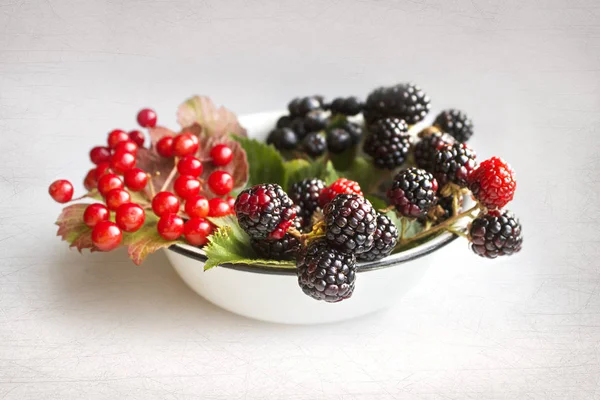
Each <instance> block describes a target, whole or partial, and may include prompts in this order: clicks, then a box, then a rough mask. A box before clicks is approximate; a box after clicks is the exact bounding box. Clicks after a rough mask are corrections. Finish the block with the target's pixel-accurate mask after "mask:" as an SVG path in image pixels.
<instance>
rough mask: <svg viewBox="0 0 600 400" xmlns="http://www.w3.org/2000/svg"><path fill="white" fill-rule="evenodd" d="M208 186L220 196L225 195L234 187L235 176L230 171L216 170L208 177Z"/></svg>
mask: <svg viewBox="0 0 600 400" xmlns="http://www.w3.org/2000/svg"><path fill="white" fill-rule="evenodd" d="M208 188H209V189H210V190H211V192H213V193H214V194H216V195H218V196H224V195H226V194H227V193H229V192H231V190H232V189H233V177H232V176H231V174H230V173H229V172H225V171H215V172H213V173H212V174H210V175H209V177H208Z"/></svg>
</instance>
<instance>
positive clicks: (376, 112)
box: [363, 83, 431, 125]
mask: <svg viewBox="0 0 600 400" xmlns="http://www.w3.org/2000/svg"><path fill="white" fill-rule="evenodd" d="M430 108H431V105H430V104H429V97H428V96H427V95H426V94H425V93H424V92H423V91H422V90H421V89H420V88H419V87H418V86H416V85H413V84H412V83H400V84H398V85H395V86H391V87H380V88H378V89H375V90H374V91H372V92H371V93H370V94H369V96H368V97H367V101H366V104H365V110H364V112H363V115H364V117H365V120H366V121H367V122H368V123H372V122H374V121H376V120H378V119H382V118H386V117H396V118H400V119H403V120H405V121H406V123H407V124H409V125H413V124H416V123H417V122H419V121H421V120H422V119H423V118H425V116H426V115H427V113H428V112H429V109H430Z"/></svg>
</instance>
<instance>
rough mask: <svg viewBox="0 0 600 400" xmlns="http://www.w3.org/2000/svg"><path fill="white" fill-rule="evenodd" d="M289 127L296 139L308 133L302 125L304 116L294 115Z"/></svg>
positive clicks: (300, 138) (302, 137)
mask: <svg viewBox="0 0 600 400" xmlns="http://www.w3.org/2000/svg"><path fill="white" fill-rule="evenodd" d="M290 129H291V130H292V131H294V133H295V134H296V137H297V138H298V140H302V139H304V138H305V137H306V134H307V133H308V132H307V131H306V127H305V126H304V117H296V118H294V119H292V122H291V123H290Z"/></svg>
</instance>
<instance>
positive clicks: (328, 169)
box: [320, 161, 339, 185]
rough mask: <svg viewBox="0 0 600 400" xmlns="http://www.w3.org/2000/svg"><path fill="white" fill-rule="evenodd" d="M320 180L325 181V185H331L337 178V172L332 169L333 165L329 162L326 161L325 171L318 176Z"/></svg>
mask: <svg viewBox="0 0 600 400" xmlns="http://www.w3.org/2000/svg"><path fill="white" fill-rule="evenodd" d="M320 177H321V179H323V180H324V181H325V183H326V184H327V185H331V184H332V183H333V182H335V181H337V180H338V178H339V175H338V172H337V171H336V170H335V168H334V167H333V163H332V162H331V161H327V165H326V166H325V171H324V172H323V173H322V175H321V176H320Z"/></svg>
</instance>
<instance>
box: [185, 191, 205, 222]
mask: <svg viewBox="0 0 600 400" xmlns="http://www.w3.org/2000/svg"><path fill="white" fill-rule="evenodd" d="M208 211H209V205H208V199H207V198H206V197H204V196H192V197H188V198H187V200H186V201H185V212H186V214H187V215H189V216H190V218H194V217H195V218H204V217H206V216H208Z"/></svg>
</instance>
